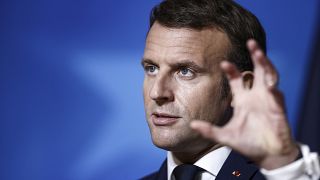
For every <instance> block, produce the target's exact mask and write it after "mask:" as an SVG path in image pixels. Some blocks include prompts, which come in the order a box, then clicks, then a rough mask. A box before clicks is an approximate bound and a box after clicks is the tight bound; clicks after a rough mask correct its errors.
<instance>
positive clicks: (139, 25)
mask: <svg viewBox="0 0 320 180" xmlns="http://www.w3.org/2000/svg"><path fill="white" fill-rule="evenodd" d="M158 2H159V1H158V0H157V1H156V0H152V1H150V0H135V1H130V0H125V1H124V0H123V1H121V0H118V1H116V0H109V1H103V0H91V1H88V0H78V1H72V0H55V1H44V0H29V1H24V0H10V1H9V0H2V1H1V2H0V80H1V81H0V140H1V141H0V179H1V180H2V179H3V180H20V179H30V180H31V179H32V180H38V179H39V180H40V179H48V180H51V179H52V180H54V179H60V180H64V179H66V180H76V179H77V180H89V179H90V180H92V179H137V178H138V177H141V176H143V175H145V174H147V173H149V172H151V171H153V170H156V169H157V168H158V167H159V166H160V164H161V162H162V161H163V159H164V157H165V152H164V151H162V150H159V149H157V148H155V147H154V146H153V145H152V143H151V140H150V137H149V131H148V128H147V125H146V123H145V118H144V110H143V101H142V81H143V70H142V68H141V67H140V59H141V57H142V54H143V48H144V39H145V36H146V32H147V30H148V20H149V17H148V16H149V12H150V9H151V8H152V7H153V5H155V4H156V3H158ZM238 2H239V3H240V4H242V5H244V6H245V7H247V8H248V9H249V10H251V11H252V12H253V13H254V14H256V15H257V16H258V17H259V19H260V20H261V22H262V24H263V25H264V26H265V29H266V32H267V36H268V47H269V48H268V52H269V56H270V58H271V59H272V60H273V62H274V64H275V65H276V67H277V68H278V69H279V72H280V76H281V82H280V88H281V89H282V90H283V91H284V93H285V96H286V100H287V101H286V103H287V107H288V116H289V119H290V124H291V126H292V127H293V128H295V124H296V121H297V117H298V116H297V115H298V114H297V112H298V110H299V103H300V101H301V92H302V90H303V88H304V87H303V84H304V78H305V76H306V73H307V72H306V67H307V65H308V62H309V61H308V59H309V53H310V52H309V49H310V47H311V46H312V40H313V37H314V34H313V33H314V27H315V25H316V23H319V21H317V20H316V11H317V7H318V6H319V2H318V1H317V0H308V1H303V2H302V1H300V0H291V1H278V0H259V1H245V0H239V1H238ZM120 169H121V170H120Z"/></svg>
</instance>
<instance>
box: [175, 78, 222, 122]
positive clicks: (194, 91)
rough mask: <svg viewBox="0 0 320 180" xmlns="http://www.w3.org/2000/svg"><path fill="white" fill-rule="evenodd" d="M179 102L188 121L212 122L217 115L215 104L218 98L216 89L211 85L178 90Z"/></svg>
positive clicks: (204, 84)
mask: <svg viewBox="0 0 320 180" xmlns="http://www.w3.org/2000/svg"><path fill="white" fill-rule="evenodd" d="M180 91H181V92H179V93H178V94H179V96H178V97H179V98H178V99H179V100H180V103H181V104H183V106H184V108H185V109H186V111H187V112H188V113H187V114H188V116H189V118H190V119H200V120H208V121H213V117H215V116H216V115H217V113H218V112H216V111H217V110H216V109H217V108H216V104H219V102H217V101H219V100H220V98H219V93H218V87H217V86H216V85H215V84H212V83H203V84H197V85H195V86H193V87H190V88H185V87H184V89H180Z"/></svg>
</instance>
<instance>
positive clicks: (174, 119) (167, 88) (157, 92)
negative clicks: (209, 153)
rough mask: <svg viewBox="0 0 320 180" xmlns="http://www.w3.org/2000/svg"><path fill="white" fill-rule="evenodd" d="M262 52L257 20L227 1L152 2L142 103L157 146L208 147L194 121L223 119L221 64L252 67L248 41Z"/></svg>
mask: <svg viewBox="0 0 320 180" xmlns="http://www.w3.org/2000/svg"><path fill="white" fill-rule="evenodd" d="M250 38H254V39H256V40H257V41H258V43H259V44H260V45H261V47H262V49H263V50H264V51H265V49H266V45H265V33H264V30H263V28H262V27H261V25H260V23H259V21H258V20H257V19H256V17H255V16H254V15H253V14H251V13H250V12H248V11H246V10H245V9H243V8H242V7H240V6H239V5H238V4H236V3H235V2H233V1H231V0H166V1H163V2H162V3H160V4H159V5H158V6H156V7H154V8H153V10H152V12H151V17H150V30H149V32H148V36H147V40H146V48H145V53H144V57H143V62H142V64H143V67H144V69H145V79H144V102H145V110H146V116H147V119H148V125H149V128H150V131H151V135H152V139H153V142H154V144H155V145H156V146H158V147H160V148H163V149H166V150H170V151H173V152H181V153H198V152H200V151H203V150H204V149H206V148H209V147H210V146H212V144H211V143H210V142H209V141H206V140H204V139H203V138H201V137H200V136H199V135H198V134H196V133H195V132H193V131H192V130H191V128H190V127H189V124H190V122H191V121H192V120H196V119H198V120H205V121H209V122H211V123H214V124H223V123H225V117H226V112H227V111H228V109H229V108H230V101H231V95H230V92H229V87H228V84H227V81H226V78H225V77H224V75H223V73H222V71H221V70H220V68H219V63H220V62H221V61H222V60H228V61H231V62H233V63H234V64H235V65H236V66H237V67H238V68H239V70H240V71H242V72H243V71H251V70H252V68H253V67H252V62H251V60H250V56H249V53H248V51H247V49H246V41H247V40H248V39H250Z"/></svg>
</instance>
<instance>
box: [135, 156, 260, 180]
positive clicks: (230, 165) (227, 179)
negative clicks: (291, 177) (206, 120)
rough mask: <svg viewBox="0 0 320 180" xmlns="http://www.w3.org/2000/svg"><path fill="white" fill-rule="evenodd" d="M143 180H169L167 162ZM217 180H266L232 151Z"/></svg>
mask: <svg viewBox="0 0 320 180" xmlns="http://www.w3.org/2000/svg"><path fill="white" fill-rule="evenodd" d="M234 171H239V172H240V176H235V175H233V174H232V173H233V172H234ZM141 179H142V180H167V160H165V161H164V162H163V163H162V165H161V167H160V169H159V170H158V171H156V172H154V173H152V174H150V175H148V176H145V177H143V178H141ZM216 180H265V178H264V177H263V175H262V174H261V173H260V171H259V167H257V166H255V165H254V164H253V163H252V162H250V161H249V160H247V159H246V158H244V157H243V156H241V155H240V154H238V153H236V152H234V151H231V153H230V155H229V156H228V158H227V160H226V161H225V162H224V164H223V166H222V168H221V169H220V171H219V173H218V175H217V177H216Z"/></svg>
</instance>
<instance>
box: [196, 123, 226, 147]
mask: <svg viewBox="0 0 320 180" xmlns="http://www.w3.org/2000/svg"><path fill="white" fill-rule="evenodd" d="M190 127H191V128H192V129H194V130H195V131H197V132H199V133H200V134H201V135H202V136H203V137H204V138H207V139H210V140H212V141H214V142H216V143H221V144H225V142H226V139H227V137H228V136H227V135H225V134H226V133H225V132H224V130H223V128H220V127H217V126H215V125H212V124H210V123H209V122H206V121H199V120H195V121H192V122H191V124H190Z"/></svg>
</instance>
